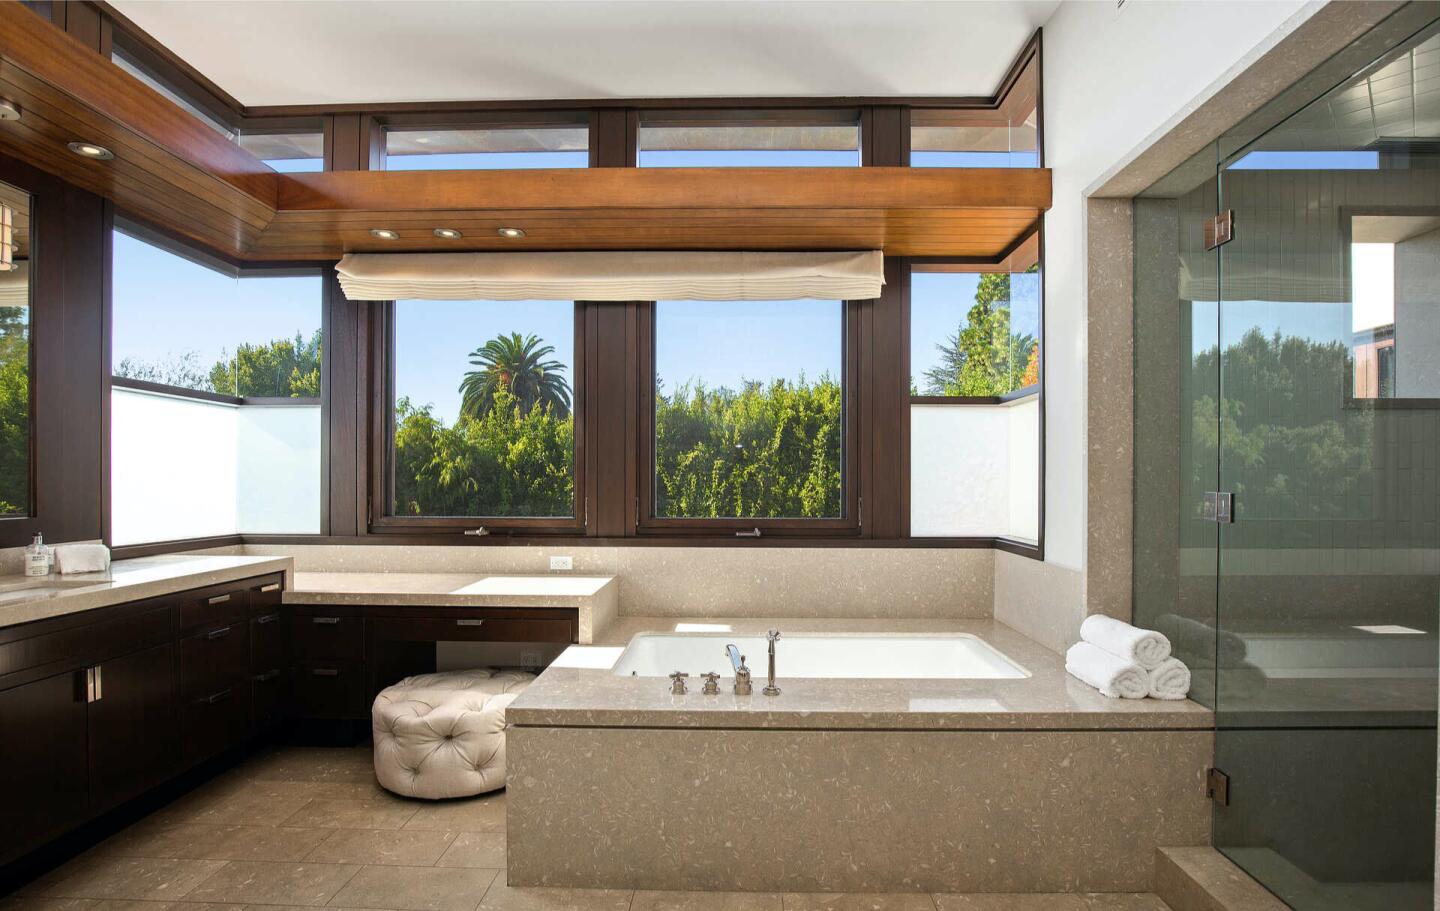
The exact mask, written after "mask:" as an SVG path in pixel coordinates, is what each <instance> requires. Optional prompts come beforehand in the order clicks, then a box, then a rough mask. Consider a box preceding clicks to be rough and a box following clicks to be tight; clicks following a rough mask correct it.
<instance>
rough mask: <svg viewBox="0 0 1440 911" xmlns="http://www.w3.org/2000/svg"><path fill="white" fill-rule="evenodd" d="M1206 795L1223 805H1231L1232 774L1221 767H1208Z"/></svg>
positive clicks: (1206, 771) (1206, 772)
mask: <svg viewBox="0 0 1440 911" xmlns="http://www.w3.org/2000/svg"><path fill="white" fill-rule="evenodd" d="M1205 796H1206V797H1208V798H1210V799H1211V800H1213V801H1215V802H1216V803H1218V804H1219V805H1220V806H1222V807H1228V806H1230V776H1229V775H1226V774H1225V773H1224V772H1222V771H1220V770H1219V769H1206V770H1205Z"/></svg>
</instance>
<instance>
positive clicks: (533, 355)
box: [460, 332, 570, 418]
mask: <svg viewBox="0 0 1440 911" xmlns="http://www.w3.org/2000/svg"><path fill="white" fill-rule="evenodd" d="M554 353H555V346H554V345H545V344H542V343H541V341H540V339H539V338H538V337H536V336H534V335H527V336H525V337H524V338H522V337H521V336H520V333H518V332H512V333H510V334H509V335H500V336H497V337H495V338H492V339H491V340H490V341H488V342H486V343H485V344H484V345H483V346H481V347H479V348H476V349H475V350H474V351H472V352H470V364H471V366H474V367H477V368H479V369H477V370H471V371H469V372H468V373H466V374H465V378H464V379H463V380H461V381H460V414H461V415H462V416H464V417H469V418H478V417H484V416H485V415H486V414H487V413H488V412H489V410H490V409H491V408H492V407H494V406H495V404H496V402H498V398H497V393H498V392H499V391H500V390H501V389H504V390H505V391H506V392H508V393H510V396H511V397H512V398H514V400H515V404H516V406H517V407H518V408H520V410H521V411H523V412H524V413H526V414H529V413H530V412H531V411H534V410H535V409H537V408H549V409H551V410H552V411H554V412H555V414H556V415H557V416H559V417H562V418H563V417H566V416H568V415H569V414H570V384H569V383H567V382H566V381H565V365H564V364H562V363H560V362H559V361H554V360H548V361H547V360H545V358H546V357H548V356H549V355H551V354H554Z"/></svg>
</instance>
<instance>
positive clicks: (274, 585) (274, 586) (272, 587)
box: [260, 582, 280, 592]
mask: <svg viewBox="0 0 1440 911" xmlns="http://www.w3.org/2000/svg"><path fill="white" fill-rule="evenodd" d="M260 590H261V591H262V592H278V591H279V590H280V583H279V582H271V583H270V584H269V585H262V586H260Z"/></svg>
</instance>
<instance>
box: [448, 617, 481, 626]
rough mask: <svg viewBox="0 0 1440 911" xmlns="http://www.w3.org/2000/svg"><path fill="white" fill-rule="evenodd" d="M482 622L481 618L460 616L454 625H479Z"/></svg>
mask: <svg viewBox="0 0 1440 911" xmlns="http://www.w3.org/2000/svg"><path fill="white" fill-rule="evenodd" d="M484 623H485V621H484V620H483V619H480V620H475V619H473V618H461V619H459V620H456V621H455V625H456V626H481V625H482V624H484Z"/></svg>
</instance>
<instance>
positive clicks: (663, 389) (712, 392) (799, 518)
mask: <svg viewBox="0 0 1440 911" xmlns="http://www.w3.org/2000/svg"><path fill="white" fill-rule="evenodd" d="M860 312H861V304H860V303H859V302H854V301H816V300H801V301H657V302H650V303H645V304H641V305H640V306H639V308H638V311H637V329H638V331H637V338H638V345H637V355H638V383H637V388H638V390H639V394H640V401H639V407H638V408H637V414H638V417H639V428H640V433H639V441H638V443H639V446H638V452H637V457H636V465H637V469H638V473H639V474H638V478H637V490H638V492H639V496H638V498H637V504H636V512H637V516H636V530H637V533H638V534H641V535H647V534H648V535H679V536H683V535H721V536H732V537H733V536H741V537H761V536H772V535H773V536H782V537H783V536H815V537H825V536H858V535H859V534H860V522H861V512H862V511H861V499H860V493H859V490H860V460H859V455H860V451H861V446H860V445H859V427H860V425H861V421H860V414H859V401H860V395H859V392H860V369H859V364H860Z"/></svg>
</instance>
